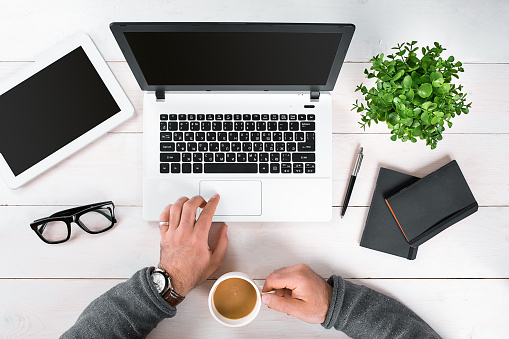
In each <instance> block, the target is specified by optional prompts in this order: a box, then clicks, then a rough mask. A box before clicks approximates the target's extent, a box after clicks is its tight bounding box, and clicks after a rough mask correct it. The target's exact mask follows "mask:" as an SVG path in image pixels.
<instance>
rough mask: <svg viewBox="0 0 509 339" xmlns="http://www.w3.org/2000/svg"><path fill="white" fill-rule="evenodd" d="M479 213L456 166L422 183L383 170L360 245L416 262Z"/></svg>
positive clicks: (450, 166) (442, 169)
mask: <svg viewBox="0 0 509 339" xmlns="http://www.w3.org/2000/svg"><path fill="white" fill-rule="evenodd" d="M477 209H478V205H477V202H476V200H475V198H474V196H473V195H472V192H471V191H470V188H469V187H468V184H467V182H466V180H465V178H464V176H463V174H462V173H461V170H460V168H459V166H458V163H457V162H456V161H451V162H450V163H448V164H447V165H445V166H443V167H441V168H440V169H438V170H437V171H435V172H433V173H431V174H429V175H427V176H426V177H424V178H422V179H419V178H416V177H414V176H411V175H408V174H404V173H400V172H396V171H393V170H390V169H387V168H383V167H382V168H380V172H379V174H378V179H377V183H376V187H375V192H374V193H373V198H372V200H371V207H370V209H369V213H368V218H367V220H366V226H365V227H364V232H363V234H362V239H361V244H360V245H361V246H363V247H366V248H371V249H374V250H377V251H380V252H385V253H388V254H393V255H396V256H400V257H403V258H406V259H409V260H413V259H415V257H416V256H417V249H418V246H419V245H421V244H423V243H424V242H426V241H428V240H429V239H431V238H432V237H434V236H435V235H437V234H439V233H440V232H442V231H443V230H445V229H446V228H448V227H449V226H451V225H453V224H455V223H457V222H458V221H460V220H462V219H464V218H466V217H467V216H469V215H470V214H472V213H474V212H476V211H477Z"/></svg>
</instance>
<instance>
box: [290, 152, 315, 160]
mask: <svg viewBox="0 0 509 339" xmlns="http://www.w3.org/2000/svg"><path fill="white" fill-rule="evenodd" d="M292 161H293V162H314V161H315V154H314V153H293V154H292Z"/></svg>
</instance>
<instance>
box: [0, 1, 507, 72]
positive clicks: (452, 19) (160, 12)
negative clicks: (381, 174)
mask: <svg viewBox="0 0 509 339" xmlns="http://www.w3.org/2000/svg"><path fill="white" fill-rule="evenodd" d="M27 8H30V10H29V11H27V10H26V9H27ZM507 12H509V4H508V3H506V2H503V1H502V2H501V1H497V2H492V1H484V2H479V1H477V2H471V3H465V2H464V1H460V0H454V1H447V2H443V1H437V0H434V1H428V2H418V3H415V4H412V6H407V4H406V3H405V2H402V1H398V0H391V1H384V2H383V3H381V2H369V3H368V2H365V1H356V2H350V1H348V2H345V1H335V0H317V1H315V2H313V6H310V5H309V2H308V1H306V0H294V1H292V5H291V8H289V7H288V5H287V3H286V2H278V1H271V0H260V1H255V2H253V1H249V0H241V1H234V2H232V1H228V0H217V1H214V2H209V1H204V0H186V1H172V2H165V1H159V2H157V4H156V6H153V4H147V2H145V1H138V2H125V1H121V0H116V1H105V2H79V3H73V4H70V3H69V2H68V1H65V0H53V1H52V2H51V5H50V6H48V5H47V4H46V3H43V2H40V1H37V0H26V1H25V2H24V6H18V4H17V3H16V2H14V1H4V2H3V3H2V20H0V31H2V32H4V34H2V35H1V36H0V46H2V49H1V51H0V60H33V59H34V57H36V56H37V55H38V54H40V53H41V52H42V51H43V50H45V49H46V48H48V47H50V46H51V45H53V44H55V43H57V42H59V41H61V40H63V39H64V38H65V37H67V36H69V35H71V34H72V33H74V32H86V33H88V34H89V35H90V36H91V37H92V38H93V39H94V41H95V43H96V44H97V46H98V47H99V50H100V51H101V53H102V54H103V55H104V57H105V58H106V59H107V60H123V56H122V54H121V52H120V49H119V48H118V47H117V44H116V43H115V40H114V38H113V36H112V34H111V32H110V30H109V28H108V25H109V24H110V23H111V22H112V21H142V22H143V21H177V22H178V21H181V22H182V21H184V22H185V21H190V22H199V21H219V22H232V21H241V22H242V21H247V22H250V21H251V22H253V21H254V22H352V23H354V24H355V25H356V26H357V30H356V32H355V35H354V38H353V41H352V46H351V48H350V50H349V53H348V55H347V60H348V61H367V60H369V58H370V57H371V56H372V55H374V54H378V53H381V52H388V51H389V50H388V49H389V48H390V47H393V46H395V45H396V44H397V43H400V42H402V41H410V40H418V41H419V42H420V43H422V44H423V45H431V44H432V43H433V42H434V41H440V42H441V43H442V44H443V45H444V46H445V47H446V48H447V49H448V50H447V51H446V56H449V55H450V54H452V55H454V56H456V57H457V58H458V59H460V60H461V61H465V62H467V61H469V62H497V63H498V62H507V60H509V47H508V46H509V44H508V40H507V37H509V27H508V26H507V25H506V19H507V18H506V15H505V13H507ZM381 13H386V14H383V15H382V14H381ZM395 18H397V20H395ZM431 21H432V22H433V24H432V25H431V24H430V22H431ZM423 27H425V28H426V29H422V28H423ZM494 32H496V33H494ZM449 53H450V54H449Z"/></svg>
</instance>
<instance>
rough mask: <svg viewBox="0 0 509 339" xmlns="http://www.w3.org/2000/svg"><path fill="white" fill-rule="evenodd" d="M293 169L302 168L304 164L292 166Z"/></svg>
mask: <svg viewBox="0 0 509 339" xmlns="http://www.w3.org/2000/svg"><path fill="white" fill-rule="evenodd" d="M293 168H304V164H293Z"/></svg>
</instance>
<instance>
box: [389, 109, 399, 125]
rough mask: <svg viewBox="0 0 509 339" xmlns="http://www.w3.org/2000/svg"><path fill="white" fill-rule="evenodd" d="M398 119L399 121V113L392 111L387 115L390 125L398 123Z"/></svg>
mask: <svg viewBox="0 0 509 339" xmlns="http://www.w3.org/2000/svg"><path fill="white" fill-rule="evenodd" d="M398 121H399V115H398V113H396V112H392V113H391V114H389V116H388V117H387V122H388V123H390V124H391V125H396V124H397V123H398Z"/></svg>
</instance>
